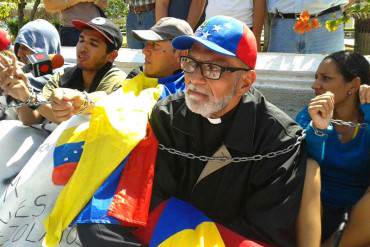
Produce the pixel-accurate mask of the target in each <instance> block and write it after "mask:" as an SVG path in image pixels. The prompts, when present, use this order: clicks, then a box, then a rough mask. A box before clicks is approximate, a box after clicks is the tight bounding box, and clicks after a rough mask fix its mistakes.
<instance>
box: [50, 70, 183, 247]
mask: <svg viewBox="0 0 370 247" xmlns="http://www.w3.org/2000/svg"><path fill="white" fill-rule="evenodd" d="M173 80H175V81H173ZM171 81H172V82H171ZM158 84H160V85H158ZM183 88H184V81H183V73H178V74H176V75H174V76H172V77H169V78H164V79H163V78H162V79H160V80H158V79H156V78H148V77H145V75H144V74H143V73H142V74H139V75H138V76H136V77H135V78H133V79H131V80H126V81H125V82H123V85H122V89H121V90H120V91H119V93H117V94H115V93H114V94H111V95H110V96H109V97H107V98H106V99H105V100H103V101H102V102H101V103H100V102H99V103H98V104H97V105H96V107H95V108H94V111H93V113H92V114H91V119H90V122H89V127H88V129H87V130H86V133H80V134H78V131H77V132H76V131H75V130H72V129H71V130H70V131H69V132H68V131H66V132H65V133H63V134H64V135H65V137H63V138H61V140H60V141H59V144H58V145H57V147H58V150H56V151H55V152H54V158H55V162H54V163H55V164H54V165H55V169H54V174H53V178H54V179H53V180H54V182H55V183H58V184H66V185H65V187H64V188H63V190H62V192H61V193H60V195H59V197H58V199H57V201H56V203H55V206H54V208H53V210H52V212H51V213H50V215H49V216H48V217H47V218H46V220H45V221H44V225H45V230H46V235H45V238H44V242H43V246H48V247H52V246H56V245H57V244H58V242H59V240H60V237H61V234H62V232H63V230H64V229H65V228H66V227H67V226H68V225H70V224H71V223H72V222H79V223H83V222H86V223H87V222H88V221H89V220H90V223H93V222H96V223H99V222H100V223H104V222H105V223H117V220H116V219H112V217H110V216H109V215H108V213H107V212H108V206H109V205H112V208H111V211H112V212H111V214H112V215H115V217H116V218H117V219H119V220H120V221H122V220H123V221H124V222H126V223H127V224H133V225H143V224H145V223H146V220H147V217H148V211H149V202H150V196H151V186H152V177H151V176H147V177H146V178H147V179H148V180H147V182H145V183H144V186H142V187H141V189H140V190H136V191H135V190H134V192H135V193H137V195H138V196H135V197H133V198H126V197H125V195H124V192H125V191H126V190H125V189H122V188H125V186H123V187H119V178H120V177H121V176H120V173H121V171H124V170H125V169H123V168H124V167H125V164H126V162H125V160H129V159H130V157H131V155H130V153H131V151H133V150H134V149H135V146H136V145H137V144H138V143H140V142H141V140H143V139H145V136H146V133H147V127H146V125H147V120H148V116H149V114H150V112H151V110H152V107H153V106H154V104H155V102H156V101H157V100H158V99H159V97H164V96H166V95H167V94H169V93H170V92H171V91H172V90H182V89H183ZM117 95H118V96H117ZM71 133H72V134H71ZM82 146H83V148H82ZM139 146H140V145H139ZM78 147H80V148H78ZM66 154H67V156H65V155H66ZM155 154H156V151H155ZM132 157H134V156H132ZM151 157H155V156H151ZM154 160H155V158H154ZM77 163H78V165H76V164H77ZM148 164H151V165H153V168H152V169H153V172H154V162H149V163H148ZM152 176H154V175H152ZM144 179H145V178H144ZM67 182H68V183H67ZM125 183H126V185H127V184H130V183H127V182H124V184H125ZM132 184H135V183H132ZM86 185H88V186H86ZM117 188H119V190H120V191H119V192H120V193H119V192H116V193H113V191H116V189H117ZM130 188H133V186H131V187H130ZM114 194H117V196H116V201H117V202H116V203H113V202H112V198H113V196H114ZM126 195H127V194H126ZM125 198H126V199H130V200H126V199H125ZM143 198H144V200H143ZM126 201H129V202H130V204H129V206H130V208H131V211H130V213H126V214H122V213H121V212H122V210H117V208H120V207H121V206H120V205H123V204H124V205H127V204H125V203H123V202H126ZM143 202H144V203H143ZM91 215H92V216H94V217H95V220H96V221H95V220H94V219H93V218H91V217H90V216H91ZM89 217H90V219H89ZM136 219H138V220H136ZM121 223H122V222H121Z"/></svg>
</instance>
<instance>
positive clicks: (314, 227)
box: [297, 159, 321, 247]
mask: <svg viewBox="0 0 370 247" xmlns="http://www.w3.org/2000/svg"><path fill="white" fill-rule="evenodd" d="M320 211H321V206H320V167H319V165H318V164H317V162H316V161H314V160H312V159H308V160H307V168H306V178H305V182H304V187H303V195H302V201H301V207H300V210H299V215H298V220H297V235H298V236H297V246H299V247H317V246H320V239H321V212H320Z"/></svg>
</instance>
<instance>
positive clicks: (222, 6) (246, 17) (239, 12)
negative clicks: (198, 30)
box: [206, 0, 253, 27]
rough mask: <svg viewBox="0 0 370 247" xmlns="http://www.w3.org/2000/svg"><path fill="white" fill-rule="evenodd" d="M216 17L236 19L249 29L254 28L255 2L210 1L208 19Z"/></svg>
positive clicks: (242, 0)
mask: <svg viewBox="0 0 370 247" xmlns="http://www.w3.org/2000/svg"><path fill="white" fill-rule="evenodd" d="M215 15H226V16H231V17H234V18H236V19H238V20H240V21H242V22H244V23H245V24H247V26H248V27H252V26H253V1H252V0H226V1H225V0H208V5H207V8H206V19H208V18H210V17H212V16H215Z"/></svg>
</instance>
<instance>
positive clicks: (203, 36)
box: [202, 31, 211, 39]
mask: <svg viewBox="0 0 370 247" xmlns="http://www.w3.org/2000/svg"><path fill="white" fill-rule="evenodd" d="M209 35H211V34H210V33H209V32H208V31H207V32H204V33H203V34H202V38H205V39H208V36H209Z"/></svg>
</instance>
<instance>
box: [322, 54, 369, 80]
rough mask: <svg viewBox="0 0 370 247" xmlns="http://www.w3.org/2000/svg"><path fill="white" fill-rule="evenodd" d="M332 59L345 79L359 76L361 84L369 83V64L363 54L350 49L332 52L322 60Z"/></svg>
mask: <svg viewBox="0 0 370 247" xmlns="http://www.w3.org/2000/svg"><path fill="white" fill-rule="evenodd" d="M327 59H331V60H333V61H334V62H335V63H336V65H337V68H338V70H339V72H340V73H341V74H342V76H343V78H344V80H345V81H347V82H349V81H352V80H353V79H354V78H356V77H359V78H360V79H361V84H367V85H370V81H369V80H370V65H369V62H368V61H367V60H366V58H365V57H364V56H362V55H361V54H358V53H356V52H352V51H338V52H334V53H332V54H330V55H328V56H327V57H325V58H324V60H327Z"/></svg>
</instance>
